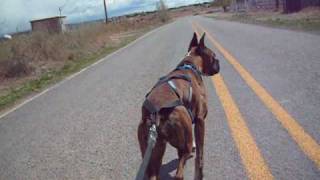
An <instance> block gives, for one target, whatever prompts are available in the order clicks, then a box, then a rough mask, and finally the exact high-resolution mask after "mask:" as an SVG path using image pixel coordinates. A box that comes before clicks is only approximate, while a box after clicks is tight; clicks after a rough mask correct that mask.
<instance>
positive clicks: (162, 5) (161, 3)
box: [156, 0, 169, 22]
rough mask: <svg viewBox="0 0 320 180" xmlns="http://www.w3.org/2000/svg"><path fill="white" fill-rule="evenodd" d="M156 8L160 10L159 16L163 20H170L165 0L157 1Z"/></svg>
mask: <svg viewBox="0 0 320 180" xmlns="http://www.w3.org/2000/svg"><path fill="white" fill-rule="evenodd" d="M156 8H157V11H158V17H159V18H160V20H161V21H162V22H166V21H168V20H169V15H168V8H167V6H166V4H165V3H164V1H163V0H160V1H159V2H157V3H156Z"/></svg>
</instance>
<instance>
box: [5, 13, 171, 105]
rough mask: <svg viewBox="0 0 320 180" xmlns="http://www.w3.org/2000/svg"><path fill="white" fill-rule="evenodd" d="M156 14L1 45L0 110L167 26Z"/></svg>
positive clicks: (26, 36) (28, 36) (28, 35)
mask: <svg viewBox="0 0 320 180" xmlns="http://www.w3.org/2000/svg"><path fill="white" fill-rule="evenodd" d="M168 20H169V17H166V19H163V17H160V16H158V15H157V14H150V15H148V16H139V15H136V16H134V17H129V18H123V19H122V20H118V21H116V22H110V23H108V24H107V25H106V24H104V23H103V22H91V23H86V24H82V25H77V27H74V28H71V29H70V30H69V31H68V32H65V33H63V34H57V33H56V34H54V33H46V32H34V33H25V34H20V35H16V36H14V38H13V39H12V40H8V41H3V42H0V110H1V109H4V108H5V107H7V106H8V105H9V104H13V103H14V102H15V101H16V100H18V99H19V98H22V97H25V96H26V95H29V94H30V93H32V92H37V91H40V90H41V89H43V88H44V87H47V86H48V85H50V84H52V83H54V82H57V81H59V80H61V79H63V78H64V77H66V76H68V75H70V74H72V73H75V72H77V71H79V70H81V69H82V68H84V67H86V66H88V65H90V64H92V63H93V62H95V61H96V60H98V59H99V58H102V57H104V56H106V55H107V54H109V53H111V52H113V51H115V50H117V49H119V48H120V47H123V46H125V45H126V44H128V43H129V42H131V41H133V40H134V39H136V38H137V37H139V36H141V35H142V34H144V33H145V32H146V31H148V30H150V29H152V28H155V27H157V26H160V25H161V24H163V23H166V22H167V21H168Z"/></svg>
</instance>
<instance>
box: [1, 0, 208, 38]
mask: <svg viewBox="0 0 320 180" xmlns="http://www.w3.org/2000/svg"><path fill="white" fill-rule="evenodd" d="M208 1H210V0H164V2H165V3H166V5H167V6H168V7H178V6H183V5H188V4H195V3H202V2H208ZM106 2H107V6H108V14H109V16H110V17H112V16H119V15H123V14H130V13H133V12H141V11H150V10H154V9H155V4H156V2H158V0H106ZM59 7H61V9H62V15H65V16H67V19H66V21H67V23H78V22H83V21H90V20H96V19H103V18H104V7H103V0H1V1H0V35H1V34H4V33H11V32H19V31H25V30H29V29H30V28H31V26H30V20H35V19H41V18H47V17H52V16H58V15H59Z"/></svg>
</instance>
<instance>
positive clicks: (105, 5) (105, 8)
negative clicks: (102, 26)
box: [103, 0, 108, 24]
mask: <svg viewBox="0 0 320 180" xmlns="http://www.w3.org/2000/svg"><path fill="white" fill-rule="evenodd" d="M103 4H104V13H105V15H106V24H108V12H107V4H106V0H103Z"/></svg>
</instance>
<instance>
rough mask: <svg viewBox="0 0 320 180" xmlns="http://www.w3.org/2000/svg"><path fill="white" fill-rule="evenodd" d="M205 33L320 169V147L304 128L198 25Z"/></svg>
mask: <svg viewBox="0 0 320 180" xmlns="http://www.w3.org/2000/svg"><path fill="white" fill-rule="evenodd" d="M196 25H197V26H198V27H200V29H202V30H203V32H206V34H207V36H208V38H209V39H210V41H211V42H212V43H213V44H214V46H215V47H216V48H217V49H218V50H219V51H220V52H221V53H222V54H223V56H224V57H225V59H226V60H227V61H228V62H229V63H230V64H231V65H232V66H233V67H234V68H235V69H236V70H237V71H238V73H239V74H240V76H241V77H242V78H243V79H244V80H245V82H246V83H247V84H248V85H249V87H250V88H251V89H252V90H253V91H254V92H255V94H256V95H257V96H258V97H259V98H260V100H261V101H262V102H263V103H264V104H265V106H267V107H268V108H269V109H270V111H271V112H272V113H273V115H274V116H275V117H276V118H277V119H278V121H279V122H280V123H281V124H282V126H283V127H284V128H285V129H286V130H287V131H288V133H289V134H290V135H291V137H292V138H293V139H294V140H295V142H296V143H297V144H298V145H299V147H300V148H301V149H302V151H303V152H304V153H305V154H306V155H307V156H308V157H309V158H310V159H311V160H312V161H313V162H314V163H315V164H316V166H317V167H318V168H319V169H320V146H319V144H317V142H316V141H315V140H314V139H313V138H312V137H311V136H310V135H309V134H308V133H307V132H306V131H305V130H304V129H303V127H302V126H300V125H299V123H298V122H297V121H296V120H295V119H294V118H293V117H292V116H291V115H290V114H289V113H288V112H287V111H286V110H285V109H284V108H283V107H282V106H281V105H280V104H279V103H278V102H277V101H276V100H275V99H274V98H273V97H272V96H271V95H270V94H269V93H268V91H267V90H266V89H264V88H263V87H262V85H260V83H259V82H257V81H256V80H255V79H254V78H253V76H252V75H251V74H250V73H249V72H248V71H247V70H246V69H245V68H244V67H243V66H242V65H241V64H240V63H239V61H238V60H237V59H236V58H235V57H233V56H232V55H231V54H230V53H229V52H228V51H227V50H226V49H225V48H223V47H222V45H221V44H220V43H219V42H218V41H217V40H215V38H213V36H212V35H211V34H209V33H208V32H207V31H206V30H205V29H204V28H203V27H202V26H200V25H199V24H196Z"/></svg>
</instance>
